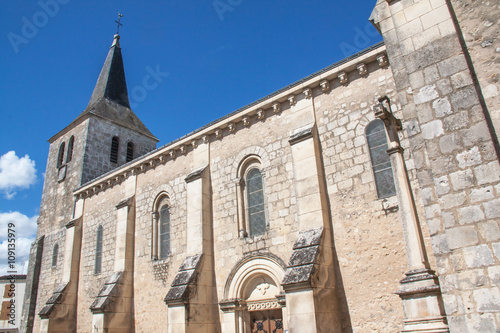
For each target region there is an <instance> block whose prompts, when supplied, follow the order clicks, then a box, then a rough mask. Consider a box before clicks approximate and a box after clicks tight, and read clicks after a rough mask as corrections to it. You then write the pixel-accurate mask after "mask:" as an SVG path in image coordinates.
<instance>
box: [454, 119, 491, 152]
mask: <svg viewBox="0 0 500 333" xmlns="http://www.w3.org/2000/svg"><path fill="white" fill-rule="evenodd" d="M489 133H490V131H489V129H488V126H487V125H486V123H485V122H480V123H477V124H474V125H472V126H470V127H469V128H466V129H463V130H461V131H460V136H461V137H462V140H463V142H464V145H465V146H469V147H470V146H473V145H476V144H477V143H479V142H484V141H488V140H490V139H491V137H490V134H489Z"/></svg>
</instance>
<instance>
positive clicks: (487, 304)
mask: <svg viewBox="0 0 500 333" xmlns="http://www.w3.org/2000/svg"><path fill="white" fill-rule="evenodd" d="M474 300H475V301H476V304H477V310H478V311H480V312H497V311H500V291H499V290H498V288H483V289H478V290H474ZM484 332H487V331H484Z"/></svg>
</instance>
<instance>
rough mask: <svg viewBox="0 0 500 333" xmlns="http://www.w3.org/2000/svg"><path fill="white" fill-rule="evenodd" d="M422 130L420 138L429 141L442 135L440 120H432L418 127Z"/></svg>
mask: <svg viewBox="0 0 500 333" xmlns="http://www.w3.org/2000/svg"><path fill="white" fill-rule="evenodd" d="M420 128H421V129H422V137H423V138H424V139H426V140H430V139H433V138H436V137H439V136H441V135H443V134H444V129H443V123H442V122H441V120H433V121H431V122H429V123H427V124H423V125H421V126H420Z"/></svg>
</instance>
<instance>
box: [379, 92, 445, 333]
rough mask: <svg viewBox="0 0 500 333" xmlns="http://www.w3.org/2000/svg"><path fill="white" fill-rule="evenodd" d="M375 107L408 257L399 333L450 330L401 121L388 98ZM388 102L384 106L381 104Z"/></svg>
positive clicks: (400, 292) (401, 291)
mask: <svg viewBox="0 0 500 333" xmlns="http://www.w3.org/2000/svg"><path fill="white" fill-rule="evenodd" d="M379 101H380V102H381V103H380V104H377V105H376V106H375V108H374V111H375V117H377V118H378V119H381V120H382V121H383V122H384V125H385V130H386V135H387V138H388V146H389V149H388V151H387V152H388V154H389V155H390V156H391V162H392V166H393V168H394V174H395V175H396V177H395V183H396V191H397V196H398V201H399V211H400V216H401V223H402V225H403V235H404V240H405V245H406V256H407V258H408V272H407V273H406V277H405V278H404V279H403V280H401V287H400V289H399V291H398V292H397V293H398V295H399V296H400V297H401V299H402V300H403V307H404V312H405V325H404V328H403V331H402V332H449V330H448V326H447V324H446V317H445V316H444V309H443V304H442V299H441V289H440V287H439V282H438V278H437V276H436V275H435V274H434V271H432V270H431V269H430V265H429V260H428V259H427V253H426V250H425V245H424V240H423V237H422V229H421V227H420V221H419V220H418V215H417V209H416V206H415V199H414V198H413V193H412V190H411V186H410V180H409V178H408V171H407V169H406V164H405V161H404V157H403V151H404V150H403V148H402V147H401V145H400V142H399V137H398V131H400V130H401V129H402V127H401V121H400V120H399V119H396V118H395V117H394V115H393V114H392V113H391V112H390V111H389V110H390V101H389V99H388V98H387V97H383V98H381V99H379ZM383 102H386V103H387V106H388V107H387V108H386V107H385V106H384V104H382V103H383Z"/></svg>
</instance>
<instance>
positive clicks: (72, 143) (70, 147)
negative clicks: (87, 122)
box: [66, 135, 75, 163]
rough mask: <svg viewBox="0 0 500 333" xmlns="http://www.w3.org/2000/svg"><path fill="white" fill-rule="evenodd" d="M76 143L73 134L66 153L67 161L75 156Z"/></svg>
mask: <svg viewBox="0 0 500 333" xmlns="http://www.w3.org/2000/svg"><path fill="white" fill-rule="evenodd" d="M74 144H75V137H74V136H73V135H72V136H71V138H69V142H68V152H67V154H66V163H69V162H70V161H71V159H72V158H73V145H74Z"/></svg>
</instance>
